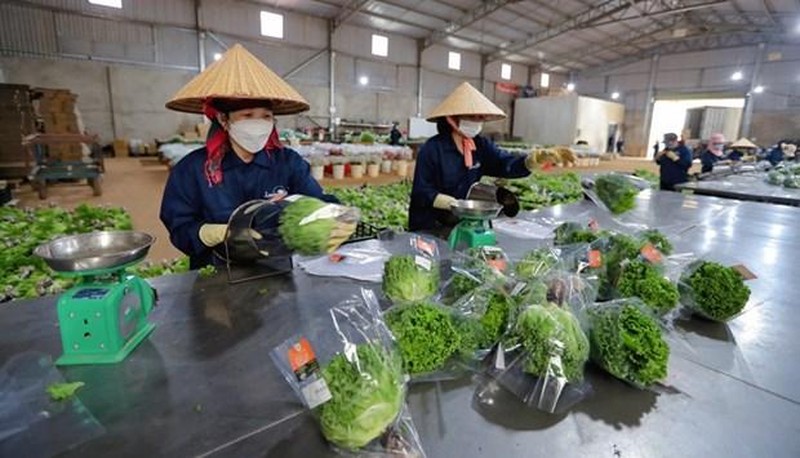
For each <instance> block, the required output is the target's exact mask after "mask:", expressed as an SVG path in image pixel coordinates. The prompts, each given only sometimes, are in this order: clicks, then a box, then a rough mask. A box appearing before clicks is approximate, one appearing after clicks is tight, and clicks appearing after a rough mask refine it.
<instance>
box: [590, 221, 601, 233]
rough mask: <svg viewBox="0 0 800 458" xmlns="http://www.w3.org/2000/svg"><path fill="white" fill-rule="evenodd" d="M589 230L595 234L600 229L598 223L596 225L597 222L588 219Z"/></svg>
mask: <svg viewBox="0 0 800 458" xmlns="http://www.w3.org/2000/svg"><path fill="white" fill-rule="evenodd" d="M589 229H591V230H592V232H597V231H598V230H599V229H600V223H598V222H597V220H596V219H594V218H592V219H590V220H589Z"/></svg>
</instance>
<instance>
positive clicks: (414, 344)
mask: <svg viewBox="0 0 800 458" xmlns="http://www.w3.org/2000/svg"><path fill="white" fill-rule="evenodd" d="M386 324H387V325H388V326H389V329H390V330H391V331H392V334H393V335H394V337H395V339H397V346H398V348H399V349H400V356H401V357H402V359H403V365H404V367H405V369H406V370H407V371H408V373H410V374H422V373H426V372H432V371H435V370H437V369H439V368H441V367H442V366H443V365H444V364H445V362H447V360H448V359H449V358H450V357H451V356H452V355H453V354H454V353H455V352H456V351H458V350H459V349H461V348H463V347H462V342H461V335H460V330H459V329H458V328H457V327H456V326H455V324H454V323H453V319H452V315H451V314H450V313H448V312H446V311H445V310H443V309H442V308H440V307H438V306H436V305H433V304H429V303H425V302H420V303H417V304H412V305H406V306H401V307H397V308H395V309H392V310H390V311H389V312H388V313H387V314H386ZM461 331H462V332H463V329H462V330H461Z"/></svg>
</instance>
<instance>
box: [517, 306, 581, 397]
mask: <svg viewBox="0 0 800 458" xmlns="http://www.w3.org/2000/svg"><path fill="white" fill-rule="evenodd" d="M514 335H515V337H516V338H517V339H518V341H519V343H521V344H522V347H523V349H524V351H525V353H526V357H525V361H524V364H523V370H524V371H525V372H527V373H530V374H533V375H536V376H544V375H546V374H547V373H548V370H551V371H552V370H556V369H557V367H558V366H557V365H554V362H556V361H558V360H560V362H561V370H562V371H563V374H557V375H563V376H564V377H566V378H567V380H569V381H570V382H577V381H580V380H582V379H583V367H584V365H585V364H586V361H587V360H588V359H589V340H588V339H587V338H586V335H585V334H584V333H583V330H582V329H581V326H580V323H579V322H578V320H577V319H576V318H575V316H574V315H573V314H572V313H571V312H570V311H569V310H566V309H563V308H561V307H559V306H557V305H555V304H552V303H544V304H542V305H539V304H535V305H531V306H529V307H528V308H526V309H525V310H524V311H523V312H522V313H520V315H519V317H518V318H517V322H516V324H515V326H514Z"/></svg>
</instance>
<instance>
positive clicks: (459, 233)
mask: <svg viewBox="0 0 800 458" xmlns="http://www.w3.org/2000/svg"><path fill="white" fill-rule="evenodd" d="M450 209H451V210H452V212H453V214H454V215H455V216H457V217H458V218H459V222H458V224H457V225H456V227H454V228H453V230H452V231H451V232H450V237H449V243H450V248H451V249H453V250H463V249H467V248H475V247H481V246H491V245H496V244H497V237H496V236H495V233H494V230H493V229H492V219H494V218H496V217H497V215H498V214H499V213H500V210H502V209H503V206H502V205H500V204H498V203H497V202H489V201H486V200H457V201H455V202H454V203H453V204H452V205H451V206H450Z"/></svg>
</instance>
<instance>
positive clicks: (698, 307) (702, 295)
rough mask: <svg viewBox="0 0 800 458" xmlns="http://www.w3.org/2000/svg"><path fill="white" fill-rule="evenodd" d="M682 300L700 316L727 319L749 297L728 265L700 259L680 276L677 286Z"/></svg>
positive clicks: (744, 287)
mask: <svg viewBox="0 0 800 458" xmlns="http://www.w3.org/2000/svg"><path fill="white" fill-rule="evenodd" d="M681 297H682V299H683V302H684V303H685V304H686V305H687V306H689V307H691V308H692V309H694V310H695V311H696V312H698V313H700V314H701V315H703V316H706V317H708V318H711V319H712V320H716V321H727V320H729V319H730V318H732V317H734V316H735V315H736V314H738V313H739V312H741V311H742V309H744V306H745V305H747V301H748V299H750V288H748V287H747V285H745V284H744V278H742V276H741V274H740V273H739V272H738V271H736V269H734V268H732V267H726V266H723V265H722V264H718V263H716V262H710V261H703V262H701V263H700V264H699V265H698V266H697V268H696V269H694V271H693V272H692V273H691V275H689V277H688V278H684V279H683V281H682V285H681Z"/></svg>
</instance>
